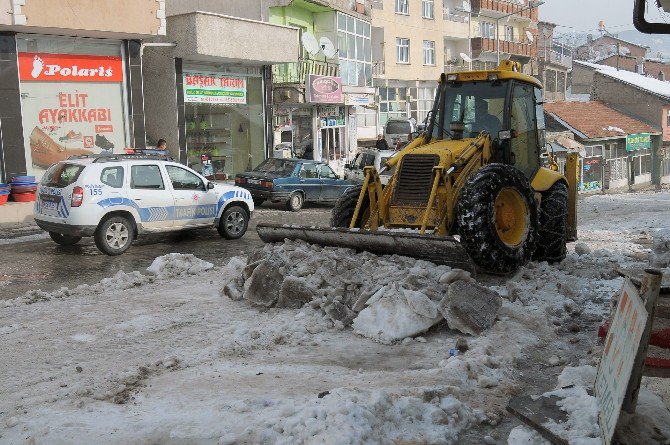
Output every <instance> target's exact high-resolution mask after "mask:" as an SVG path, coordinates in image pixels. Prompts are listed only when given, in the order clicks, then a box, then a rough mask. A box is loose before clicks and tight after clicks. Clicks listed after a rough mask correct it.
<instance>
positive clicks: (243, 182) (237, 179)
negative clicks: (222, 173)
mask: <svg viewBox="0 0 670 445" xmlns="http://www.w3.org/2000/svg"><path fill="white" fill-rule="evenodd" d="M246 183H247V180H246V179H245V178H235V184H246Z"/></svg>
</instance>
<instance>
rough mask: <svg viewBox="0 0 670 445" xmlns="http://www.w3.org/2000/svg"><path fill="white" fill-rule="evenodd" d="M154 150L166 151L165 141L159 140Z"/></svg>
mask: <svg viewBox="0 0 670 445" xmlns="http://www.w3.org/2000/svg"><path fill="white" fill-rule="evenodd" d="M156 150H163V151H165V150H167V141H166V140H165V139H159V140H158V143H157V144H156Z"/></svg>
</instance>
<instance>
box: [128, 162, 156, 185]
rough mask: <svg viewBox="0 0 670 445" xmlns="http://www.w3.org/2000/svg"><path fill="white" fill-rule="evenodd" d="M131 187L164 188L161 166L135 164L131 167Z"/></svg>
mask: <svg viewBox="0 0 670 445" xmlns="http://www.w3.org/2000/svg"><path fill="white" fill-rule="evenodd" d="M130 188H133V189H148V190H164V189H165V185H164V184H163V177H162V175H161V170H160V168H159V167H158V166H157V165H133V166H132V167H130Z"/></svg>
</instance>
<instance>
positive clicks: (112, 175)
mask: <svg viewBox="0 0 670 445" xmlns="http://www.w3.org/2000/svg"><path fill="white" fill-rule="evenodd" d="M100 182H102V183H103V184H105V185H108V186H110V187H112V188H115V189H120V188H122V187H123V167H121V166H118V167H107V168H105V169H103V170H102V173H100Z"/></svg>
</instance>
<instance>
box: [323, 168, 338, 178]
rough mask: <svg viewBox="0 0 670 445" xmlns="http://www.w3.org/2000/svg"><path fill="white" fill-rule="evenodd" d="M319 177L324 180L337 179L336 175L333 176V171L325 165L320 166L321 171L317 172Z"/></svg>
mask: <svg viewBox="0 0 670 445" xmlns="http://www.w3.org/2000/svg"><path fill="white" fill-rule="evenodd" d="M319 177H321V178H325V179H337V175H336V174H335V172H334V171H333V169H332V168H330V167H328V166H327V165H322V166H321V171H320V172H319Z"/></svg>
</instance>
